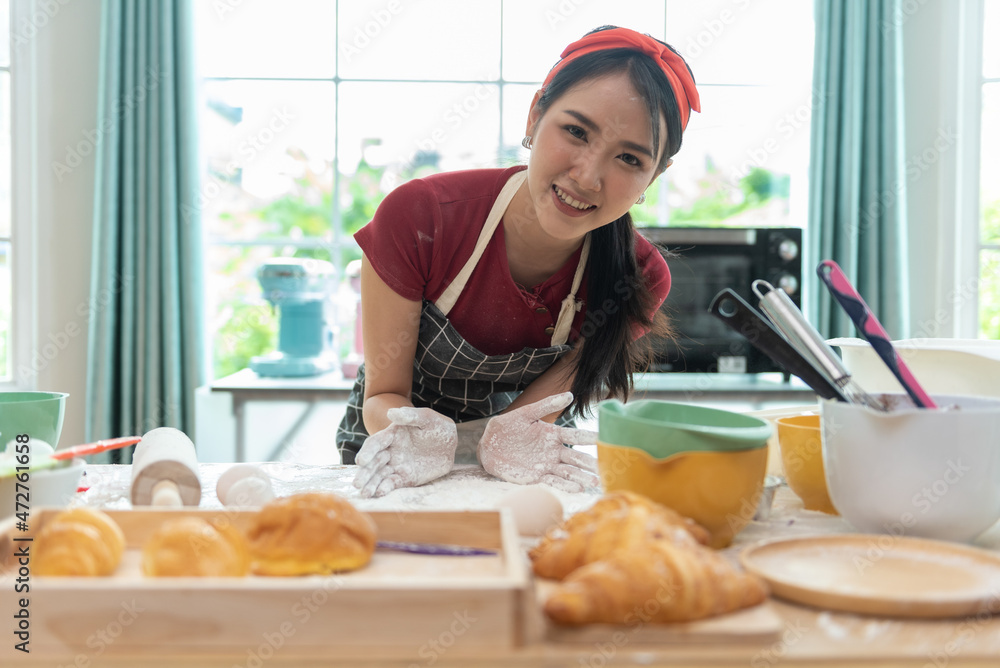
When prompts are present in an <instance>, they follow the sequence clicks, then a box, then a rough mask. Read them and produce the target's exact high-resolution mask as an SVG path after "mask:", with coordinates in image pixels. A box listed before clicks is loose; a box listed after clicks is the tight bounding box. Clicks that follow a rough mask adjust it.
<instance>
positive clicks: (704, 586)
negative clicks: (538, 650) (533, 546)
mask: <svg viewBox="0 0 1000 668" xmlns="http://www.w3.org/2000/svg"><path fill="white" fill-rule="evenodd" d="M766 597H767V590H766V589H765V587H764V584H763V583H762V582H761V580H760V579H759V578H757V577H756V576H754V575H751V574H748V573H744V572H742V571H739V570H737V569H735V568H734V567H733V566H732V565H731V564H730V563H729V562H728V561H727V560H726V558H725V557H723V556H722V555H721V554H719V553H717V552H715V551H713V550H712V549H710V548H706V547H703V546H701V545H699V544H697V543H694V541H687V540H682V541H679V542H672V541H669V540H656V541H650V542H648V543H647V544H645V545H642V546H639V547H636V548H633V549H628V550H619V551H616V552H614V553H613V554H611V555H609V556H607V557H605V558H604V559H602V560H600V561H595V562H593V563H591V564H588V565H586V566H583V567H582V568H579V569H577V570H576V571H574V572H573V573H571V574H570V575H569V576H568V577H567V578H566V579H565V580H563V581H562V582H561V583H559V585H557V588H556V589H555V591H554V592H553V593H552V594H551V595H550V596H549V598H548V599H547V600H546V602H545V613H546V614H547V615H548V616H549V617H550V618H551V619H552V620H553V621H555V622H556V623H559V624H567V625H577V624H590V623H606V624H625V625H628V626H635V625H640V624H643V623H647V622H652V623H660V622H682V621H693V620H697V619H704V618H706V617H712V616H715V615H721V614H725V613H727V612H733V611H735V610H739V609H741V608H747V607H750V606H753V605H757V604H758V603H761V602H763V600H764V599H765V598H766Z"/></svg>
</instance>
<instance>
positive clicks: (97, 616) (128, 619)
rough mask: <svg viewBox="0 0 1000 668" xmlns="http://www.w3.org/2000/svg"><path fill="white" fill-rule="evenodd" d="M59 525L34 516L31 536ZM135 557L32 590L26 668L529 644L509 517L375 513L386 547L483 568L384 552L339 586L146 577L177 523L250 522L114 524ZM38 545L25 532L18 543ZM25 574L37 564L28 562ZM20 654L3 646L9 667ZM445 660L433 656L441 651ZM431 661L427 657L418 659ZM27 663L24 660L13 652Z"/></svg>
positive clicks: (237, 519)
mask: <svg viewBox="0 0 1000 668" xmlns="http://www.w3.org/2000/svg"><path fill="white" fill-rule="evenodd" d="M55 512H57V511H56V510H55V509H33V511H32V514H31V523H32V527H31V529H32V531H37V530H38V529H40V528H41V527H42V526H44V524H45V522H46V521H47V520H48V519H50V518H51V517H52V516H53V514H54V513H55ZM107 512H108V515H109V516H111V517H112V518H113V519H114V520H115V521H116V522H118V524H119V526H121V528H122V531H123V532H124V533H125V537H126V542H127V548H126V552H125V556H124V558H123V560H122V563H121V565H120V566H119V568H118V570H117V571H116V573H115V574H114V575H112V576H110V577H106V578H78V577H71V578H44V577H31V578H30V593H29V594H27V596H30V605H29V610H30V614H31V620H30V649H31V652H32V654H31V656H32V657H35V656H46V655H48V656H52V655H57V654H58V655H70V656H72V655H76V654H79V653H82V654H84V655H86V656H89V657H93V656H95V654H97V653H98V651H99V653H100V654H107V655H116V654H117V655H128V654H143V655H161V656H162V655H183V654H192V653H199V654H227V653H228V654H233V653H236V654H239V655H240V656H243V657H245V658H247V659H248V660H249V659H252V658H253V656H257V657H258V659H266V657H267V656H270V655H271V654H273V653H276V652H279V651H280V652H282V654H283V655H284V656H289V655H292V656H298V655H302V656H328V655H329V653H330V652H331V651H335V650H336V649H338V648H339V649H346V650H349V651H350V650H358V649H362V650H363V649H365V648H375V647H378V648H379V649H380V651H382V652H386V651H388V652H396V653H401V654H403V655H406V656H410V657H411V658H413V660H416V661H424V660H425V659H424V658H421V657H425V655H426V656H431V655H433V653H434V652H435V651H439V649H440V648H441V647H446V646H447V647H449V648H451V647H452V646H454V651H456V652H460V651H463V650H466V649H472V650H482V649H483V648H498V649H499V648H511V647H516V646H520V645H522V644H523V643H524V642H525V628H524V615H523V611H524V608H525V606H526V605H528V604H529V601H530V605H532V606H533V605H534V598H533V596H532V594H531V590H530V577H529V573H528V565H527V560H526V558H525V557H524V555H523V554H522V552H521V549H520V546H519V542H518V536H517V530H516V528H515V526H514V522H513V518H512V517H511V516H510V514H509V512H510V511H509V510H506V509H504V510H500V511H470V512H451V511H428V512H370V513H369V514H370V515H371V517H372V518H373V519H374V520H375V523H376V524H377V526H378V537H379V540H387V541H401V542H426V543H443V544H452V545H463V546H467V547H476V548H484V549H494V550H497V552H496V554H495V555H488V556H432V555H421V554H409V553H402V552H393V551H383V550H378V551H376V553H375V556H374V557H373V559H372V562H371V564H370V565H369V566H367V567H366V568H364V569H361V570H359V571H355V572H352V573H346V574H341V575H332V576H306V577H295V578H279V577H259V576H248V577H245V578H189V577H185V578H150V577H146V576H144V575H142V573H141V571H140V568H139V560H140V550H141V546H142V545H143V543H144V542H145V541H146V539H147V538H148V537H149V536H150V535H151V534H152V533H153V531H155V530H156V529H157V527H158V526H160V524H161V523H162V522H164V521H165V520H167V519H171V518H176V517H179V516H182V515H194V516H201V517H205V518H207V519H212V520H215V521H230V522H232V523H233V524H234V525H236V526H238V527H245V526H247V524H248V523H249V521H250V519H251V516H252V515H253V511H246V510H242V511H237V510H229V509H222V510H198V509H169V510H159V509H157V510H152V509H149V510H145V509H142V510H124V511H107ZM13 527H14V525H13V522H9V523H8V524H7V525H6V529H7V531H6V532H0V560H3V562H0V611H3V614H4V616H5V617H6V618H7V619H8V621H9V620H10V619H11V615H12V614H13V611H15V610H17V609H18V605H19V601H18V599H19V598H20V597H24V596H26V594H24V593H16V592H15V587H14V585H15V582H14V580H15V578H16V577H17V571H18V565H17V563H16V562H15V561H14V560H13V559H12V555H13V553H14V550H15V549H16V548H15V547H14V546H15V545H29V546H30V545H31V543H23V542H19V543H15V542H13V538H14V537H15V536H14V535H13V534H14V528H13ZM29 535H30V534H21V533H17V536H16V537H21V538H23V537H27V536H29ZM29 566H30V562H29ZM12 644H13V643H11V642H7V643H5V645H6V646H5V649H4V651H3V652H0V656H7V651H8V650H10V647H11V645H12ZM435 648H438V649H435ZM421 652H423V654H421ZM18 656H20V653H18Z"/></svg>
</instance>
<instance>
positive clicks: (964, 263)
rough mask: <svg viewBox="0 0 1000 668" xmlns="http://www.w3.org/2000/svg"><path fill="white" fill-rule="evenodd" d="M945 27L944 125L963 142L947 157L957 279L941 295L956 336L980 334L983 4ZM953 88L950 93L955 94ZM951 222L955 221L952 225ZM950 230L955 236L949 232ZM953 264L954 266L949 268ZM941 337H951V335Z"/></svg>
mask: <svg viewBox="0 0 1000 668" xmlns="http://www.w3.org/2000/svg"><path fill="white" fill-rule="evenodd" d="M956 5H958V6H957V7H956V10H955V11H954V12H952V13H947V12H946V14H945V19H946V20H945V22H944V24H943V26H942V31H943V32H942V45H941V46H942V49H941V54H942V60H943V61H944V62H943V63H942V65H943V67H942V77H943V79H942V80H943V81H944V82H945V83H944V84H943V86H942V92H943V93H944V95H943V96H942V100H943V103H942V107H943V108H942V109H941V115H942V121H943V124H944V125H950V126H951V127H954V128H956V134H957V136H958V137H959V138H960V139H959V141H958V142H957V144H956V150H955V151H954V153H953V155H952V154H951V152H949V153H945V154H943V155H944V157H945V158H946V160H945V161H944V164H943V165H942V172H941V179H942V191H941V192H942V198H941V206H940V207H939V209H938V215H939V216H940V217H941V221H942V227H941V229H942V234H941V235H940V237H939V239H940V241H941V242H942V245H941V246H940V248H941V254H942V258H941V259H942V261H943V262H944V266H943V267H942V268H943V269H944V271H942V273H941V275H942V277H943V278H946V279H947V278H948V277H950V278H951V284H950V285H947V284H946V285H945V286H943V289H946V290H947V292H946V293H942V294H938V295H937V303H938V306H939V309H945V310H948V311H950V315H951V317H952V321H953V322H954V326H953V330H952V333H951V335H952V336H955V337H958V338H970V339H974V338H977V337H978V336H979V275H980V273H979V272H980V249H981V232H980V220H981V215H982V212H981V210H980V206H979V194H980V188H979V180H980V158H981V145H982V113H983V101H982V99H983V98H982V90H983V83H984V82H985V80H984V78H983V0H956ZM949 88H950V90H949ZM949 221H954V223H953V225H949V224H948V222H949ZM949 228H950V232H951V233H950V234H949V233H948V232H949ZM948 265H950V266H948ZM940 335H941V336H948V334H947V333H946V332H942V333H940Z"/></svg>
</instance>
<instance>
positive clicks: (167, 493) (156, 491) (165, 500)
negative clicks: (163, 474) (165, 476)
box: [149, 480, 184, 508]
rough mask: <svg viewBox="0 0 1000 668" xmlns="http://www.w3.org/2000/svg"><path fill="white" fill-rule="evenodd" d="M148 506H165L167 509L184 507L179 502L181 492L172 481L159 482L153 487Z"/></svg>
mask: <svg viewBox="0 0 1000 668" xmlns="http://www.w3.org/2000/svg"><path fill="white" fill-rule="evenodd" d="M151 497H152V498H151V499H150V502H149V505H151V506H161V507H163V506H166V507H168V508H180V507H181V506H183V505H184V501H182V500H181V490H180V488H179V487H178V486H177V483H175V482H174V481H173V480H161V481H159V482H158V483H156V484H155V485H153V491H152V494H151Z"/></svg>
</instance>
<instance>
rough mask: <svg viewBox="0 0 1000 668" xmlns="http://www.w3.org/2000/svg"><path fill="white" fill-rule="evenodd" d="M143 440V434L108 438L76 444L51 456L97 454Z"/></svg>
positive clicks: (53, 457) (54, 457)
mask: <svg viewBox="0 0 1000 668" xmlns="http://www.w3.org/2000/svg"><path fill="white" fill-rule="evenodd" d="M141 440H142V437H141V436H120V437H119V438H106V439H103V440H100V441H95V442H94V443H84V444H83V445H74V446H73V447H70V448H63V449H62V450H56V451H55V452H53V453H52V454H51V455H49V456H50V457H52V459H73V458H74V457H85V456H87V455H96V454H97V453H98V452H104V451H105V450H117V449H118V448H125V447H128V446H130V445H135V444H136V443H138V442H139V441H141Z"/></svg>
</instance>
